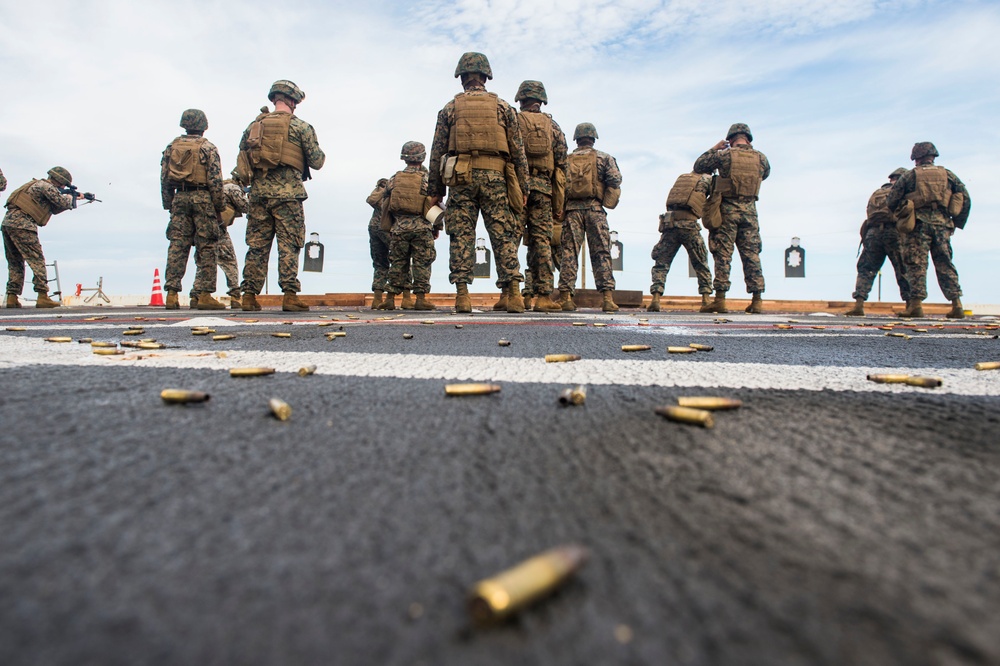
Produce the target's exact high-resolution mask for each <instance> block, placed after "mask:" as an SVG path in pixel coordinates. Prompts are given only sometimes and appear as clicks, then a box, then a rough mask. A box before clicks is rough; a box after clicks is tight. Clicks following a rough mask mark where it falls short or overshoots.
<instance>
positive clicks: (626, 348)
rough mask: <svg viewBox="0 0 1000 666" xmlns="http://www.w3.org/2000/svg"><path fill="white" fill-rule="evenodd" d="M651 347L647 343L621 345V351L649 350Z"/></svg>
mask: <svg viewBox="0 0 1000 666" xmlns="http://www.w3.org/2000/svg"><path fill="white" fill-rule="evenodd" d="M650 349H652V347H650V346H649V345H622V351H623V352H637V351H649V350H650Z"/></svg>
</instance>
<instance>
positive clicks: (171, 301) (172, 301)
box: [164, 290, 181, 310]
mask: <svg viewBox="0 0 1000 666" xmlns="http://www.w3.org/2000/svg"><path fill="white" fill-rule="evenodd" d="M164 307H165V308H166V309H167V310H178V309H180V307H181V304H180V302H178V300H177V292H176V291H170V290H167V302H166V304H165V305H164Z"/></svg>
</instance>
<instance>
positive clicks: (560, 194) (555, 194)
mask: <svg viewBox="0 0 1000 666" xmlns="http://www.w3.org/2000/svg"><path fill="white" fill-rule="evenodd" d="M565 208H566V172H565V171H563V170H562V169H556V170H555V171H554V172H553V173H552V215H553V217H555V216H558V215H562V213H563V211H564V210H565Z"/></svg>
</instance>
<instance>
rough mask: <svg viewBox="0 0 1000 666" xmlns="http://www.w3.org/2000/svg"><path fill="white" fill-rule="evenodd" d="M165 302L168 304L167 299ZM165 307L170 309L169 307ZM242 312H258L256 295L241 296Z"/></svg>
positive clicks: (168, 300) (258, 306)
mask: <svg viewBox="0 0 1000 666" xmlns="http://www.w3.org/2000/svg"><path fill="white" fill-rule="evenodd" d="M167 302H168V303H169V302H170V299H169V297H168V298H167ZM167 307H170V306H169V305H168V306H167ZM240 308H242V310H243V312H258V311H260V305H259V304H258V303H257V294H243V301H242V302H241V303H240Z"/></svg>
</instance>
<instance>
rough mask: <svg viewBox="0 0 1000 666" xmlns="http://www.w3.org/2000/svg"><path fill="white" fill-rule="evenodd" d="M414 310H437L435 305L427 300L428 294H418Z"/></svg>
mask: <svg viewBox="0 0 1000 666" xmlns="http://www.w3.org/2000/svg"><path fill="white" fill-rule="evenodd" d="M413 309H414V310H437V308H436V307H434V304H433V303H431V302H430V301H428V300H427V294H417V300H415V301H414V302H413Z"/></svg>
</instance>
